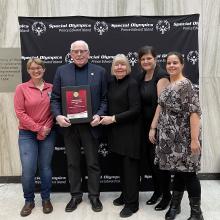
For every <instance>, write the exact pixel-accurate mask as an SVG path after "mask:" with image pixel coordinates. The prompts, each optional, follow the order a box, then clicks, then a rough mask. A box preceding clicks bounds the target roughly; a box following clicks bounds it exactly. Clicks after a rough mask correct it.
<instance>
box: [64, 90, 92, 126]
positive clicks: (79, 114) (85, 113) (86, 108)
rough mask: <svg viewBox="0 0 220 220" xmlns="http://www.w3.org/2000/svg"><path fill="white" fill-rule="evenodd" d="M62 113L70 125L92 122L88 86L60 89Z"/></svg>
mask: <svg viewBox="0 0 220 220" xmlns="http://www.w3.org/2000/svg"><path fill="white" fill-rule="evenodd" d="M61 90H62V111H63V115H65V116H66V117H67V118H69V120H70V122H71V123H72V124H75V123H86V122H90V121H92V105H91V93H90V87H89V86H67V87H62V88H61Z"/></svg>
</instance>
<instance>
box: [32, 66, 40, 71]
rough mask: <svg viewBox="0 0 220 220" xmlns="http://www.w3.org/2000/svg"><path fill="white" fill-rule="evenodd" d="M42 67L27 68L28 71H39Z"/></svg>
mask: <svg viewBox="0 0 220 220" xmlns="http://www.w3.org/2000/svg"><path fill="white" fill-rule="evenodd" d="M42 69H43V67H35V68H34V67H31V68H29V70H30V71H40V70H42Z"/></svg>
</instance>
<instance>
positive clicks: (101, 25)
mask: <svg viewBox="0 0 220 220" xmlns="http://www.w3.org/2000/svg"><path fill="white" fill-rule="evenodd" d="M94 31H95V32H98V33H99V35H102V34H103V33H104V32H106V31H108V25H107V23H106V22H104V21H96V23H95V25H94Z"/></svg>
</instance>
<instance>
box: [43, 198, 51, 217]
mask: <svg viewBox="0 0 220 220" xmlns="http://www.w3.org/2000/svg"><path fill="white" fill-rule="evenodd" d="M42 206H43V213H45V214H49V213H51V212H52V211H53V206H52V204H51V202H50V200H45V201H42Z"/></svg>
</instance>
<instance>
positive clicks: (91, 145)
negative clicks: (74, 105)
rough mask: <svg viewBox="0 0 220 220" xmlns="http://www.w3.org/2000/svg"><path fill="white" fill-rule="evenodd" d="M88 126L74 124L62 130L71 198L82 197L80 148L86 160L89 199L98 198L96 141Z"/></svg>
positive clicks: (98, 168)
mask: <svg viewBox="0 0 220 220" xmlns="http://www.w3.org/2000/svg"><path fill="white" fill-rule="evenodd" d="M89 126H90V125H89V124H74V125H72V126H70V127H68V128H64V129H63V130H64V143H65V147H66V155H67V164H68V176H69V182H70V193H71V195H72V197H82V190H81V178H82V175H81V167H80V164H81V161H80V159H81V147H83V148H84V153H85V158H86V165H87V171H88V195H89V198H91V197H98V196H99V185H100V184H99V182H100V173H101V170H100V166H99V162H98V141H97V140H96V139H95V138H94V137H93V135H92V133H91V130H90V127H89Z"/></svg>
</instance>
